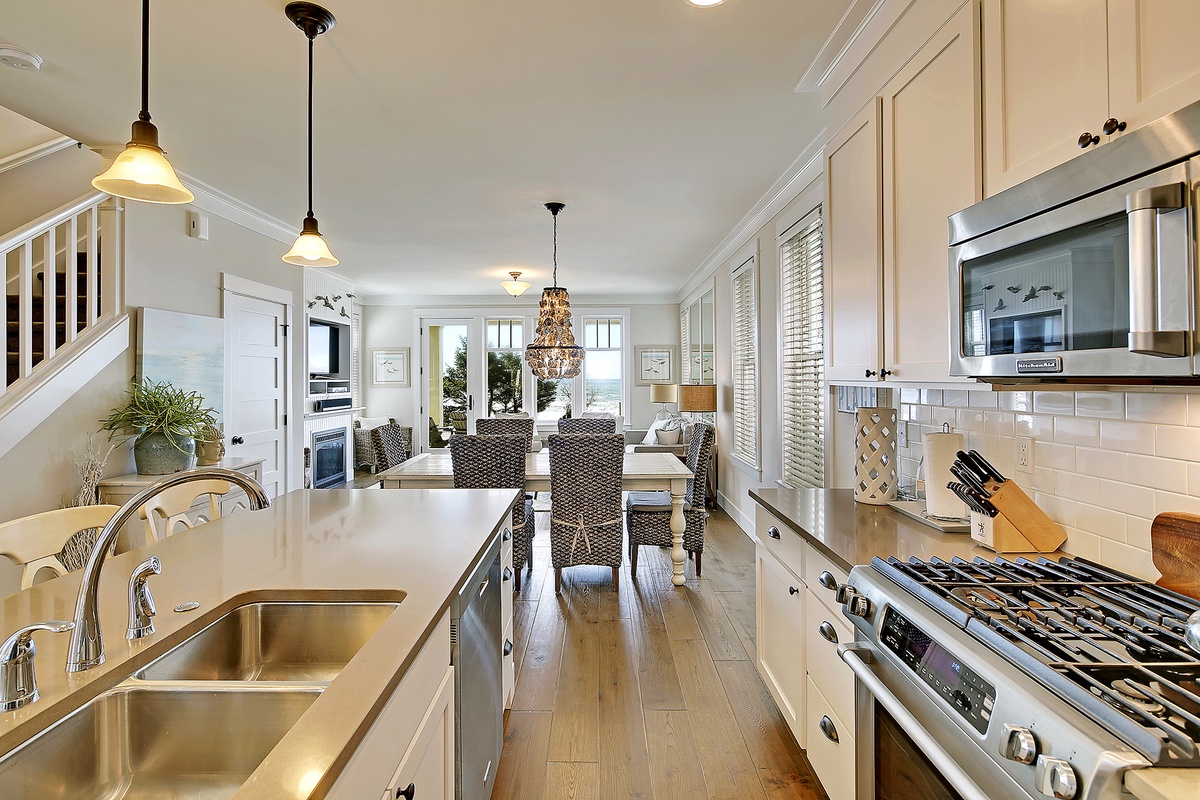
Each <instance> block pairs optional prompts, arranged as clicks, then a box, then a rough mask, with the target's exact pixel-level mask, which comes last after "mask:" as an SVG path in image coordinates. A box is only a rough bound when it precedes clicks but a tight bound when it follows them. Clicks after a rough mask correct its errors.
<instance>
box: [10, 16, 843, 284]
mask: <svg viewBox="0 0 1200 800" xmlns="http://www.w3.org/2000/svg"><path fill="white" fill-rule="evenodd" d="M847 3H848V0H726V2H725V3H724V4H723V5H720V6H716V7H713V8H696V7H693V6H690V5H688V4H686V3H685V2H684V0H593V1H592V2H583V1H582V0H574V1H571V2H568V1H565V0H558V1H557V2H555V1H554V0H360V2H349V1H348V0H329V1H328V2H327V3H326V4H325V5H326V6H327V7H328V8H329V9H330V10H331V11H332V12H333V13H334V14H335V15H336V16H337V18H338V21H337V26H336V27H335V28H334V29H333V30H332V31H331V32H330V33H328V34H326V35H324V36H322V37H320V38H318V40H317V43H316V45H317V51H316V97H315V103H316V153H315V161H316V163H315V171H316V198H315V209H314V210H315V212H316V216H317V218H318V219H319V220H320V223H321V231H322V233H324V234H325V237H326V240H327V241H328V242H329V244H330V246H331V248H332V249H333V251H334V252H335V253H336V254H337V256H338V257H339V258H340V259H341V261H342V265H341V266H340V267H339V268H338V271H339V272H341V273H342V274H344V275H346V276H347V277H349V278H352V279H354V280H356V281H359V282H361V284H362V286H361V289H362V291H363V292H364V293H367V294H418V295H436V294H451V295H480V294H484V295H486V294H493V293H495V294H497V295H498V296H499V293H500V292H501V290H500V288H499V287H498V286H496V284H495V281H498V280H500V279H502V278H504V277H506V276H505V273H506V272H507V271H508V270H509V269H520V270H522V271H523V272H524V273H525V275H524V276H523V277H524V278H528V279H529V280H531V281H532V282H533V283H534V287H535V289H536V288H538V287H540V286H542V285H543V284H548V283H549V272H550V269H549V267H550V223H551V219H550V215H549V213H548V212H547V211H545V210H544V209H543V208H542V203H544V202H546V201H548V200H561V201H563V202H565V203H566V204H567V208H566V210H565V211H563V213H562V215H561V216H560V217H559V265H560V270H559V280H560V283H561V284H562V285H564V286H566V287H567V288H569V289H570V290H571V291H572V294H584V295H586V294H598V293H603V294H612V293H665V292H674V291H676V290H678V289H679V288H680V287H681V285H682V284H683V282H684V281H685V280H686V278H687V277H688V275H689V274H691V273H692V272H693V271H694V270H695V269H696V268H697V267H698V266H700V264H701V263H702V262H703V261H704V259H705V258H706V257H707V256H708V255H709V254H710V253H711V252H712V251H713V249H714V248H715V247H716V246H717V245H718V244H719V243H720V241H721V240H722V239H723V238H724V237H725V236H726V235H727V234H728V233H729V232H730V231H731V230H732V229H733V228H734V226H735V225H736V224H737V223H738V221H739V220H741V219H742V217H743V216H744V215H745V214H746V212H747V211H749V210H750V209H751V207H752V206H753V205H754V204H755V202H756V201H757V200H758V199H759V198H760V197H761V196H762V194H763V193H764V192H765V191H766V190H767V189H768V187H770V185H771V184H772V183H773V182H774V181H775V179H776V178H778V177H779V176H780V175H781V174H782V173H783V172H784V171H785V170H786V169H787V168H788V166H789V165H790V164H791V163H792V161H793V160H794V159H795V158H796V156H798V155H799V154H800V152H801V151H802V150H804V148H805V147H806V146H807V145H808V144H809V142H810V141H811V140H812V139H813V137H814V136H815V135H816V134H817V132H818V131H819V130H820V128H821V124H822V121H821V118H820V113H819V105H818V101H817V97H816V96H815V95H814V94H797V93H795V92H794V91H793V88H794V87H795V86H796V83H797V81H798V80H799V79H800V77H801V76H802V75H803V74H804V71H805V69H806V68H807V67H808V65H809V63H810V62H811V61H812V59H813V57H814V56H815V55H816V54H817V51H818V50H819V49H820V46H821V43H822V42H823V41H824V40H825V38H826V37H827V36H828V35H829V33H830V31H831V30H832V29H833V27H834V25H835V24H836V23H837V20H838V18H839V17H840V16H841V14H842V12H843V11H844V10H845V8H846V5H847ZM284 5H285V3H284V2H283V0H206V2H203V3H184V2H161V0H160V2H156V3H153V4H152V7H151V86H150V111H151V114H152V115H153V118H154V121H155V123H156V124H158V126H159V129H160V132H161V139H162V145H163V147H164V148H166V150H167V151H168V155H169V157H170V158H171V161H172V163H173V164H175V166H176V167H177V168H178V169H180V170H182V171H184V172H186V173H188V174H190V175H193V176H195V177H196V178H198V179H199V180H201V181H203V182H205V183H207V184H209V185H211V186H215V187H217V188H218V189H220V190H222V191H224V192H226V193H228V194H230V195H233V196H234V197H236V198H238V199H239V200H242V201H243V202H245V203H248V204H250V205H252V206H254V207H256V208H258V209H261V210H262V211H264V212H265V213H267V214H269V215H272V216H274V217H277V218H279V219H281V220H284V221H286V222H288V223H290V224H293V225H295V226H296V227H299V224H300V222H301V220H302V219H303V217H304V212H305V210H306V201H305V184H304V153H305V149H304V148H305V69H306V66H305V65H306V61H305V59H306V55H305V49H306V43H305V39H304V36H303V34H301V33H300V31H298V30H297V29H296V28H295V27H293V26H292V24H291V23H290V22H289V21H288V20H287V18H286V17H284V15H283V6H284ZM140 8H141V4H140V3H139V2H137V0H93V1H92V2H87V3H79V2H77V3H71V4H69V8H68V7H66V6H64V5H63V4H60V3H45V2H43V3H10V4H9V7H8V8H6V9H5V12H4V28H3V31H2V33H0V42H3V43H6V44H14V45H17V46H19V47H23V48H26V49H28V50H32V51H34V52H36V53H37V54H38V55H40V56H41V57H42V58H43V59H44V63H43V66H42V69H41V71H40V72H37V73H20V72H17V71H15V70H12V71H10V70H5V71H4V73H3V74H0V106H6V107H8V108H11V109H13V110H15V111H17V112H19V113H21V114H24V115H25V116H27V117H30V118H31V119H34V120H36V121H38V122H40V123H42V124H45V125H47V126H49V127H51V128H53V129H55V130H58V131H61V132H62V133H65V134H67V135H68V136H72V137H74V138H76V139H79V140H81V141H83V142H85V143H86V144H88V145H89V146H93V147H95V146H99V145H102V144H107V143H117V142H124V141H125V140H126V139H127V138H128V136H129V125H130V123H131V122H132V121H133V119H134V118H135V116H136V114H137V110H138V91H139V88H138V74H139V73H138V69H139V53H138V42H139V20H140Z"/></svg>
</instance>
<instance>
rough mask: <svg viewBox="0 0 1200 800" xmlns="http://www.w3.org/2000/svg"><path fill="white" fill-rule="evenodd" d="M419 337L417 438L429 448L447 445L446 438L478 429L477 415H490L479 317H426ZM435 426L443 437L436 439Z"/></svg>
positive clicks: (421, 324)
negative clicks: (419, 379) (477, 323)
mask: <svg viewBox="0 0 1200 800" xmlns="http://www.w3.org/2000/svg"><path fill="white" fill-rule="evenodd" d="M419 337H420V342H421V383H420V387H421V389H420V391H421V395H420V403H419V404H418V406H417V419H416V420H415V422H414V425H415V427H414V429H413V441H414V442H416V443H419V445H420V447H421V449H422V450H426V451H427V450H429V449H430V448H436V447H446V444H445V442H447V441H448V440H449V437H450V436H453V435H454V433H455V432H456V431H457V432H458V433H460V434H461V433H468V434H470V433H474V432H475V420H476V419H478V418H479V417H481V416H486V414H487V411H486V408H485V406H486V405H487V402H486V399H485V396H484V388H483V384H484V381H483V376H484V366H483V365H484V359H485V358H486V355H485V354H484V352H483V348H482V347H481V346H480V345H481V342H480V341H479V336H478V331H477V328H476V325H475V320H474V319H468V318H463V319H432V318H428V317H425V318H422V319H421V320H420V328H419ZM464 414H465V415H466V419H465V420H463V419H462V415H464ZM456 417H457V419H456ZM431 428H432V429H434V430H436V431H438V437H440V438H438V439H436V440H435V441H432V442H431V441H430V440H431V438H433V437H432V431H431Z"/></svg>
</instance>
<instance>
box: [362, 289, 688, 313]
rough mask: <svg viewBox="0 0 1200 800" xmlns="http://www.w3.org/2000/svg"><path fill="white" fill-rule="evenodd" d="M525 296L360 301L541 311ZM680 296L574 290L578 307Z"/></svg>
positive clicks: (673, 300)
mask: <svg viewBox="0 0 1200 800" xmlns="http://www.w3.org/2000/svg"><path fill="white" fill-rule="evenodd" d="M527 295H529V293H526V294H525V295H522V296H521V297H520V298H518V299H517V300H514V301H510V302H505V300H504V298H497V297H496V295H446V294H440V295H428V294H426V295H417V294H409V295H392V294H359V296H358V298H357V300H358V302H359V303H360V304H361V305H364V306H412V307H414V308H416V307H421V308H437V309H442V310H445V309H448V308H493V309H503V308H511V309H512V310H513V312H514V313H521V314H537V311H538V300H539V298H540V296H541V295H540V293H539V294H537V295H532V296H527ZM678 302H679V300H678V298H677V297H676V296H675V295H674V294H636V295H633V294H583V293H580V292H571V307H572V308H575V307H576V306H600V305H605V306H649V305H668V306H673V305H677V304H678Z"/></svg>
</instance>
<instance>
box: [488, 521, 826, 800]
mask: <svg viewBox="0 0 1200 800" xmlns="http://www.w3.org/2000/svg"><path fill="white" fill-rule="evenodd" d="M537 522H538V533H537V536H536V538H535V539H534V548H533V554H534V568H533V572H532V573H531V574H528V575H526V576H525V579H524V581H523V588H522V591H521V593H520V594H519V595H517V596H516V598H515V602H514V604H513V614H514V618H515V621H514V626H513V627H514V638H515V640H516V642H515V644H516V669H517V686H516V695H515V697H514V700H513V707H512V711H510V712H509V713H508V717H507V720H506V723H505V729H504V752H503V755H502V756H501V759H500V769H499V772H498V773H497V775H496V788H495V790H494V791H493V793H492V798H493V800H510V798H511V800H543V798H544V799H545V800H560V798H588V799H590V798H600V797H612V798H626V797H628V798H643V799H644V800H650V799H651V798H654V799H655V800H668V799H669V798H672V799H673V798H697V797H712V798H722V800H724V799H725V798H739V800H740V799H741V798H764V799H769V800H783V799H784V798H795V799H796V800H823V799H824V798H825V797H826V795H825V793H824V791H822V789H821V786H820V783H819V782H818V781H817V779H816V777H815V776H814V775H813V772H812V768H811V767H810V766H809V764H808V761H807V759H806V758H805V756H804V753H803V752H802V751H801V750H800V748H799V747H797V745H796V742H795V740H794V739H793V738H792V735H791V732H790V731H789V730H788V729H787V726H786V724H785V723H784V721H783V719H782V717H780V715H779V713H778V711H777V710H776V708H775V705H774V701H773V700H772V699H771V696H770V694H769V693H768V692H767V689H766V686H764V685H763V683H762V680H761V679H760V678H759V677H758V673H757V671H756V670H755V667H754V661H753V659H754V544H753V542H751V541H750V539H749V538H748V537H747V536H746V535H745V534H744V533H742V532H741V531H740V530H739V529H738V528H737V526H736V525H735V524H734V523H733V521H732V520H730V519H729V517H728V516H726V515H725V514H724V513H723V512H721V511H716V512H714V514H713V516H712V517H711V518H710V519H709V521H708V527H707V529H706V533H705V547H704V571H705V575H704V578H703V579H700V580H697V579H696V577H695V574H694V570H693V564H692V563H691V562H689V563H688V565H687V575H688V580H687V583H686V584H685V585H684V586H681V587H678V588H676V587H674V586H672V584H671V559H670V553H669V551H667V550H664V549H660V548H657V547H643V548H642V549H641V555H640V558H639V560H638V579H637V581H636V582H634V581H633V580H632V578H631V576H630V573H629V564H628V559H626V564H625V565H624V566H623V567H622V568H621V572H620V589H619V591H617V592H614V591H613V589H612V582H611V581H612V573H611V570H609V569H608V568H607V567H573V568H570V569H567V570H565V571H564V573H563V591H562V594H561V595H559V596H555V594H554V578H553V570H552V569H551V568H550V547H549V532H548V525H549V521H548V515H547V514H538V515H537Z"/></svg>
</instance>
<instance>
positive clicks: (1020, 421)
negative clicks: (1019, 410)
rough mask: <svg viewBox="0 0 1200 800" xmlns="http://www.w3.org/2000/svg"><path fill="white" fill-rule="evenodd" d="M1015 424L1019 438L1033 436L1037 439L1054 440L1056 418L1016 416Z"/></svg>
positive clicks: (1014, 417) (1036, 415)
mask: <svg viewBox="0 0 1200 800" xmlns="http://www.w3.org/2000/svg"><path fill="white" fill-rule="evenodd" d="M1013 422H1014V426H1015V433H1016V435H1017V436H1032V437H1033V438H1035V439H1052V438H1054V417H1051V416H1049V415H1047V414H1014V415H1013Z"/></svg>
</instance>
